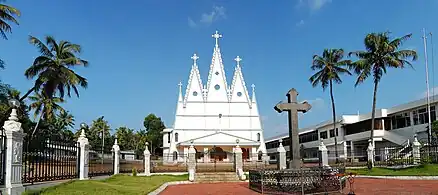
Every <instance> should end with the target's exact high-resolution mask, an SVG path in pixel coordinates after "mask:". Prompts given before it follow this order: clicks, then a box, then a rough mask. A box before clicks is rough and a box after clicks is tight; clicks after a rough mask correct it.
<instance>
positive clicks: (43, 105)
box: [29, 93, 65, 138]
mask: <svg viewBox="0 0 438 195" xmlns="http://www.w3.org/2000/svg"><path fill="white" fill-rule="evenodd" d="M29 99H30V100H31V101H33V102H32V103H31V104H30V107H31V108H32V109H34V117H35V118H36V117H38V115H39V118H38V121H37V123H36V125H35V128H34V130H33V132H32V134H31V138H32V137H33V135H34V134H35V132H36V130H37V128H38V125H39V123H40V121H41V119H45V120H51V119H53V118H54V116H55V114H56V112H57V111H60V112H65V110H64V109H63V108H62V107H61V106H60V105H59V103H63V102H64V100H63V99H62V98H59V97H51V98H50V97H49V96H47V95H45V94H44V93H35V95H34V96H30V97H29Z"/></svg>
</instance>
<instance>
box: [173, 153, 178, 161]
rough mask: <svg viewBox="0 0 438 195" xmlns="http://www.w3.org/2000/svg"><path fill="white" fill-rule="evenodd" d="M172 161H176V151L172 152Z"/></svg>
mask: <svg viewBox="0 0 438 195" xmlns="http://www.w3.org/2000/svg"><path fill="white" fill-rule="evenodd" d="M173 160H174V161H176V160H178V152H176V151H174V152H173Z"/></svg>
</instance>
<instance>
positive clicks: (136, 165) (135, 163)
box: [119, 159, 144, 173]
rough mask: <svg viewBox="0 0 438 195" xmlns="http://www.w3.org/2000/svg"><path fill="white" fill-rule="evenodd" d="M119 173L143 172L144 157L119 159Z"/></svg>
mask: <svg viewBox="0 0 438 195" xmlns="http://www.w3.org/2000/svg"><path fill="white" fill-rule="evenodd" d="M119 165H120V173H133V172H134V171H135V172H137V173H141V172H144V159H143V160H125V159H120V164H119Z"/></svg>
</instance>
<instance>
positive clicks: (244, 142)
mask: <svg viewBox="0 0 438 195" xmlns="http://www.w3.org/2000/svg"><path fill="white" fill-rule="evenodd" d="M212 37H213V38H214V39H215V40H216V44H215V46H214V49H213V57H212V60H211V65H210V70H209V74H208V78H207V82H206V83H205V84H204V83H203V82H202V79H201V75H200V73H199V69H198V64H197V59H198V58H199V57H198V56H197V55H196V54H194V55H193V56H192V60H193V64H192V67H191V71H190V76H189V80H188V83H187V86H186V89H185V90H184V92H185V93H184V94H183V86H182V83H179V95H178V103H177V106H176V114H175V121H174V125H173V128H168V129H164V130H163V132H162V133H163V161H164V162H169V163H172V162H173V163H175V162H181V161H184V160H186V158H187V154H188V148H189V147H190V145H193V146H194V147H195V150H196V151H197V155H196V158H197V161H198V162H211V161H213V160H214V161H224V162H227V161H229V162H231V161H232V160H233V150H234V148H235V147H236V145H239V147H241V148H242V151H243V159H244V160H245V161H265V160H267V156H266V147H265V143H264V137H263V128H262V124H261V120H260V115H259V111H258V105H257V100H256V95H255V86H254V85H251V93H249V91H248V89H247V86H246V83H245V80H244V77H243V74H242V69H241V66H240V62H241V60H242V59H241V58H240V57H239V56H237V57H236V58H235V59H234V60H235V61H236V65H235V69H234V75H233V79H232V82H231V84H229V83H227V79H226V75H225V71H224V65H223V63H222V56H221V51H220V47H219V43H218V42H219V38H221V37H222V35H220V34H218V32H217V31H216V33H215V34H213V35H212Z"/></svg>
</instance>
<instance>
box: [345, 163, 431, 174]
mask: <svg viewBox="0 0 438 195" xmlns="http://www.w3.org/2000/svg"><path fill="white" fill-rule="evenodd" d="M350 172H352V173H356V174H358V175H372V176H438V165H432V164H431V165H421V166H418V167H411V168H405V169H399V170H393V169H387V168H378V167H375V168H373V169H371V171H369V170H368V169H352V170H347V173H350Z"/></svg>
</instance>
